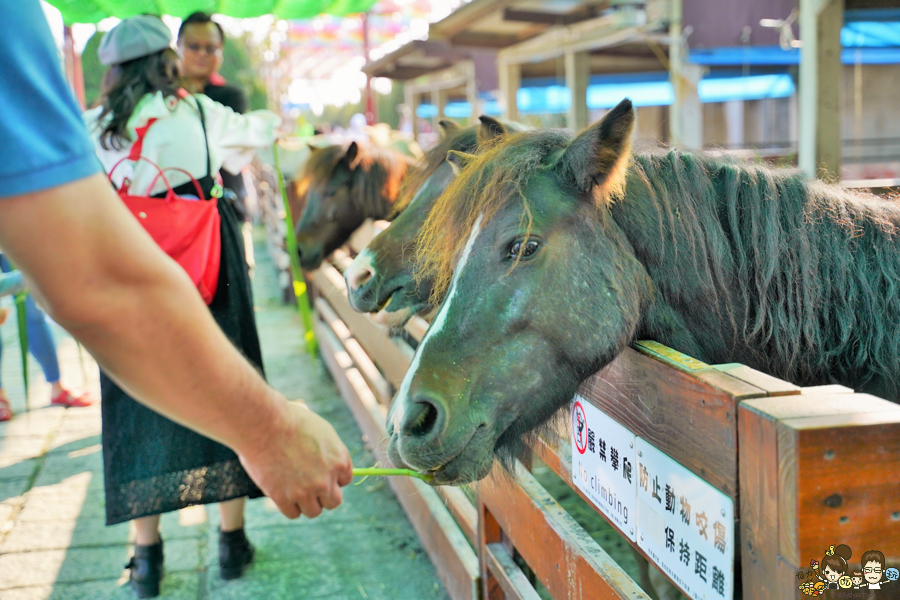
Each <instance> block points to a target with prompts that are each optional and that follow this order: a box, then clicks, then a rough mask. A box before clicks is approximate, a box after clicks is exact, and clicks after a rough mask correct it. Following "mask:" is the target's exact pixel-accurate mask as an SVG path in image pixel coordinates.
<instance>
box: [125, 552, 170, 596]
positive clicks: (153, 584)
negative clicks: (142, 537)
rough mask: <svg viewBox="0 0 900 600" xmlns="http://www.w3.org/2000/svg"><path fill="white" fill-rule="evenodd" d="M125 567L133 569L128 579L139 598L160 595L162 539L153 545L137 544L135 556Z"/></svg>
mask: <svg viewBox="0 0 900 600" xmlns="http://www.w3.org/2000/svg"><path fill="white" fill-rule="evenodd" d="M125 568H126V569H131V575H130V576H129V578H128V579H129V583H131V588H132V589H133V590H134V591H135V593H136V594H137V596H138V598H155V597H156V596H159V582H160V580H161V579H162V576H163V543H162V539H160V540H159V543H157V544H153V545H151V546H141V545H139V544H135V546H134V556H132V557H131V560H130V561H129V562H128V564H127V565H125Z"/></svg>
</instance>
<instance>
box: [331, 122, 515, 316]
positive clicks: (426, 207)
mask: <svg viewBox="0 0 900 600" xmlns="http://www.w3.org/2000/svg"><path fill="white" fill-rule="evenodd" d="M440 126H441V131H442V136H441V140H440V142H439V143H438V145H437V146H435V147H434V148H433V149H432V150H430V151H429V152H428V153H427V154H426V156H425V159H424V164H423V165H422V166H421V167H420V168H419V169H417V170H416V171H415V172H414V173H412V174H411V175H410V176H409V177H407V179H406V180H405V181H404V182H403V186H402V187H401V191H400V198H399V199H398V201H397V202H396V203H395V204H394V209H393V213H392V215H391V217H390V218H389V220H390V221H391V225H390V226H389V227H388V228H387V229H385V230H384V231H383V232H381V233H380V234H379V235H378V236H376V237H375V238H374V239H373V240H372V241H371V242H370V243H369V245H368V246H367V247H366V248H365V249H364V250H363V251H362V252H361V253H360V254H359V255H358V256H357V257H356V258H355V259H354V261H353V263H352V264H351V265H350V266H349V267H348V268H347V270H345V271H344V278H345V279H346V281H347V291H348V298H349V300H350V305H351V306H352V307H353V308H354V309H356V310H358V311H359V312H371V313H375V315H374V317H373V318H374V319H375V320H376V321H378V322H381V323H385V324H389V325H391V326H394V327H399V326H402V325H403V324H404V323H405V322H406V321H408V320H409V318H410V317H411V316H413V315H415V314H423V313H425V312H428V311H429V310H430V309H431V308H432V304H431V302H430V298H431V282H430V280H428V279H427V278H426V279H424V280H421V281H417V280H416V278H415V276H414V272H413V268H414V255H415V246H416V243H415V240H416V236H418V234H419V230H420V229H421V228H422V225H423V224H424V223H425V219H426V218H427V216H428V213H429V212H430V211H431V208H432V207H433V206H434V202H435V200H437V198H438V196H440V194H441V193H442V192H443V191H444V189H445V188H446V187H447V186H448V185H449V184H450V182H451V181H452V180H453V178H454V177H455V176H456V174H455V172H454V171H453V168H452V166H451V164H450V163H449V162H447V153H448V152H449V151H451V150H453V151H460V152H475V151H477V148H478V147H479V146H480V147H482V148H484V147H487V146H488V145H490V144H492V143H494V142H496V141H497V140H499V139H500V138H501V137H502V136H504V135H506V134H507V133H510V132H517V131H523V130H524V127H523V126H522V125H520V124H518V123H512V122H506V121H501V120H499V119H495V118H493V117H489V116H487V115H482V116H481V117H479V123H478V125H475V126H473V127H465V128H463V127H460V126H459V125H458V124H457V123H456V122H455V121H451V120H448V119H444V120H441V121H440Z"/></svg>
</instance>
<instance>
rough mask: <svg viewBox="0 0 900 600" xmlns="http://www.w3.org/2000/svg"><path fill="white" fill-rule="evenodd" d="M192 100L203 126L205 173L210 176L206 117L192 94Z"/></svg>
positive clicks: (210, 159)
mask: <svg viewBox="0 0 900 600" xmlns="http://www.w3.org/2000/svg"><path fill="white" fill-rule="evenodd" d="M194 102H196V103H197V111H198V112H199V113H200V126H201V127H202V128H203V143H204V144H205V145H206V175H207V176H208V177H212V158H210V156H209V138H208V137H207V134H206V118H205V116H204V114H203V106H202V105H201V104H200V100H198V99H197V97H196V96H194Z"/></svg>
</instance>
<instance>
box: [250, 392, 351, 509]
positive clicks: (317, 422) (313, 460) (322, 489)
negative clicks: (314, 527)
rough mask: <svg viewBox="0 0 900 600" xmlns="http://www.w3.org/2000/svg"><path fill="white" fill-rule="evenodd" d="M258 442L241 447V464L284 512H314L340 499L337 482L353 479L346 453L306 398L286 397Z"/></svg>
mask: <svg viewBox="0 0 900 600" xmlns="http://www.w3.org/2000/svg"><path fill="white" fill-rule="evenodd" d="M260 446H261V447H259V448H256V449H254V450H250V451H247V450H245V451H244V452H242V453H240V454H239V456H240V459H241V464H243V465H244V468H245V469H246V470H247V474H249V475H250V477H251V478H252V479H253V481H254V482H255V483H256V485H258V486H259V488H260V489H261V490H262V491H263V492H264V493H265V494H266V495H267V496H268V497H269V498H271V499H272V501H273V502H275V504H276V505H277V506H278V509H279V510H280V511H281V512H282V513H283V514H284V515H285V516H286V517H288V518H289V519H296V518H297V517H299V516H300V515H301V514H302V515H306V516H307V517H309V518H314V517H317V516H319V515H320V514H322V509H325V508H327V509H329V510H330V509H333V508H336V507H337V506H339V505H340V504H341V501H342V500H343V494H342V492H341V487H342V486H345V485H347V484H348V483H350V481H351V480H352V479H353V462H352V461H351V460H350V453H349V452H348V451H347V447H346V446H345V445H344V443H343V442H342V441H341V439H340V438H339V437H338V434H337V432H336V431H335V430H334V427H332V426H331V424H330V423H329V422H328V421H326V420H325V419H323V418H322V417H320V416H319V415H317V414H316V413H314V412H313V411H311V410H310V409H309V408H308V407H307V406H306V405H305V404H303V403H299V402H289V403H288V404H287V408H286V410H285V411H284V420H283V422H282V423H279V427H278V431H277V432H276V433H275V434H274V435H273V436H272V437H271V438H270V439H268V440H266V441H265V443H263V444H261V445H260Z"/></svg>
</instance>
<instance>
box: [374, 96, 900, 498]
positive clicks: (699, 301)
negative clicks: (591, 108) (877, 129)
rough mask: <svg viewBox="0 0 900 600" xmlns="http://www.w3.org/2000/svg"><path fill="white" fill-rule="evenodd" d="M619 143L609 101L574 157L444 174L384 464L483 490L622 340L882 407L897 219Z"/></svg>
mask: <svg viewBox="0 0 900 600" xmlns="http://www.w3.org/2000/svg"><path fill="white" fill-rule="evenodd" d="M633 124H634V111H633V109H632V107H631V103H630V102H628V101H625V102H623V103H622V104H620V105H619V106H617V107H616V108H614V109H613V110H611V111H610V112H609V113H608V114H607V115H606V116H605V117H604V118H603V119H602V120H601V121H599V122H598V123H596V124H594V125H593V126H591V127H590V128H588V129H586V130H585V131H584V132H582V133H581V134H580V135H578V136H577V137H574V138H573V137H572V135H571V134H570V133H569V132H566V131H561V130H542V131H535V132H526V133H520V134H517V135H513V136H509V137H508V138H506V139H505V140H503V141H502V142H501V143H500V144H498V145H497V146H496V147H495V148H493V149H491V150H489V151H488V152H486V153H484V154H482V155H479V156H468V155H457V156H456V160H457V161H458V162H459V163H460V164H462V165H464V169H463V171H462V173H461V174H460V175H458V176H457V178H456V179H455V180H454V182H453V183H452V184H451V185H450V187H449V188H448V189H447V191H446V192H445V193H444V195H442V196H441V198H440V199H439V200H438V202H437V204H436V205H435V208H434V209H433V210H432V212H431V214H430V215H429V218H428V221H427V222H426V224H425V227H424V229H423V238H422V239H421V240H420V247H419V252H420V255H421V257H422V259H423V261H424V262H423V266H422V268H423V269H424V275H425V276H428V277H431V278H432V280H433V281H434V291H435V294H436V295H437V297H439V298H443V303H442V304H441V306H440V310H439V311H438V313H437V316H436V317H435V319H434V322H433V323H432V325H431V328H430V329H429V330H428V333H427V334H426V336H425V338H424V339H423V340H422V343H421V344H420V345H419V348H418V350H417V352H416V354H415V356H414V358H413V361H412V365H411V366H410V369H409V371H408V372H407V374H406V377H405V378H404V380H403V383H402V385H401V388H400V391H399V393H398V395H397V398H396V400H395V401H394V403H393V406H392V407H391V414H390V417H389V422H388V429H389V432H390V436H391V440H390V446H389V454H390V456H391V460H392V462H394V463H395V464H397V465H403V464H405V465H408V466H410V467H412V468H415V469H418V470H420V471H429V472H432V473H434V482H435V483H439V484H445V483H451V484H460V483H466V482H470V481H473V480H476V479H480V478H482V477H484V476H485V475H486V474H487V473H488V472H489V471H490V469H491V467H492V464H493V460H494V457H495V456H497V455H499V456H500V457H501V458H509V459H511V458H512V457H514V456H516V455H518V453H519V452H520V451H521V450H522V448H523V442H524V441H527V439H528V436H529V434H531V433H532V432H533V431H534V430H535V429H536V428H537V427H539V426H540V425H541V424H543V423H545V422H547V421H548V419H550V417H551V416H552V415H554V414H555V413H557V411H558V410H559V409H560V408H561V407H563V406H565V405H566V404H567V403H568V402H569V401H570V400H571V399H572V396H573V395H574V393H575V391H576V389H577V388H578V386H579V385H580V383H581V382H583V381H584V380H585V379H586V378H587V377H589V376H591V375H592V374H594V373H596V372H597V371H598V370H599V369H601V368H602V367H604V366H605V365H607V364H608V363H609V362H610V361H612V360H613V359H614V358H615V357H616V356H617V355H618V354H619V353H620V352H621V351H622V349H623V348H624V347H625V346H626V345H628V344H629V343H630V342H632V341H633V340H635V339H655V340H658V341H660V342H662V343H664V344H666V345H667V346H670V347H674V348H677V349H678V350H681V351H683V352H686V353H687V354H690V355H691V356H694V357H696V358H698V359H700V360H703V361H704V362H707V363H711V364H716V363H728V362H742V363H744V364H747V365H749V366H751V367H754V368H756V369H759V370H762V371H765V372H768V373H772V374H773V375H776V376H779V377H781V378H783V379H787V380H789V381H793V382H795V383H798V384H801V385H814V384H823V383H840V384H843V385H846V386H849V387H853V388H857V389H861V390H862V391H868V392H871V393H876V394H878V395H881V396H882V397H885V398H888V399H890V400H894V401H896V400H897V398H898V387H897V381H898V376H900V302H898V300H897V299H898V297H900V245H898V244H897V231H898V228H900V207H898V205H897V204H896V203H894V202H890V201H885V200H884V199H880V198H876V197H874V196H868V195H863V194H854V193H850V192H847V191H844V190H842V189H840V188H839V187H837V186H828V185H825V184H823V183H820V182H818V181H815V180H809V179H807V178H806V177H804V176H803V175H801V174H799V173H797V172H795V171H785V170H773V169H769V168H767V167H764V166H759V165H753V164H748V163H740V162H736V161H733V160H728V159H723V158H717V157H712V156H709V155H704V154H693V153H682V152H677V151H671V152H667V153H651V154H640V155H637V156H634V157H633V158H632V157H631V154H630V143H631V133H632V129H633Z"/></svg>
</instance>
